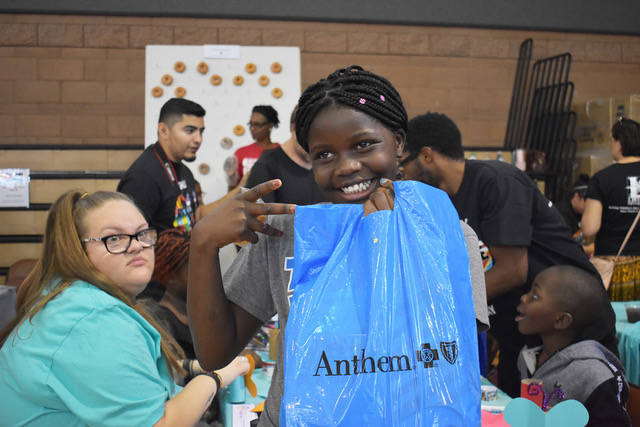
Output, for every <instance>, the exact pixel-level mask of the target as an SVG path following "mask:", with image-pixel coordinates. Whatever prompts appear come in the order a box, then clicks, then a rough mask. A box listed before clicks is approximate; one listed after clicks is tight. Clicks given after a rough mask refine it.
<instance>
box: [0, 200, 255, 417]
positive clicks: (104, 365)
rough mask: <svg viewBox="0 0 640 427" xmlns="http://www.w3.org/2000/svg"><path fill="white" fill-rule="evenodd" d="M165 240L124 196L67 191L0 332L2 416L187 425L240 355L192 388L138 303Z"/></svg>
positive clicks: (171, 345) (239, 371)
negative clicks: (182, 382) (180, 382)
mask: <svg viewBox="0 0 640 427" xmlns="http://www.w3.org/2000/svg"><path fill="white" fill-rule="evenodd" d="M156 239H157V232H156V230H155V229H153V228H150V227H149V225H148V223H147V221H146V220H145V218H144V216H143V215H142V212H141V211H140V210H138V208H137V207H136V206H135V205H134V204H133V202H132V201H131V199H130V198H129V197H127V196H126V195H124V194H122V193H116V192H104V191H99V192H96V193H93V194H87V193H84V192H80V191H69V192H67V193H65V194H63V195H62V196H61V197H60V198H58V200H57V201H56V202H54V203H53V205H52V207H51V210H50V212H49V215H48V218H47V225H46V229H45V234H44V247H43V249H42V255H41V257H40V259H39V261H38V263H37V264H36V266H35V268H34V270H33V271H32V272H31V274H30V275H29V276H28V277H27V279H26V280H25V281H24V282H23V284H22V285H21V286H20V290H19V294H18V303H17V315H16V317H15V318H14V319H13V320H12V322H11V323H10V324H9V325H8V326H7V327H6V328H4V329H3V330H2V331H1V332H0V396H2V399H0V420H2V424H3V425H12V426H13V425H27V424H28V425H30V426H70V425H94V426H95V425H104V426H122V425H135V426H151V425H155V426H188V425H194V424H196V423H197V422H198V421H199V420H200V418H201V416H202V414H203V413H204V412H205V410H206V409H207V408H208V407H209V404H210V403H211V400H212V399H213V397H214V396H215V394H216V393H217V391H218V390H219V388H220V387H222V386H225V385H227V384H229V383H230V382H231V381H233V379H235V378H236V377H237V376H239V375H243V374H245V373H247V372H248V370H249V362H248V360H246V358H244V357H242V358H237V359H235V360H233V361H232V362H231V363H230V364H229V365H228V366H227V367H225V368H223V369H221V370H220V371H218V372H203V373H202V374H201V375H197V376H196V377H195V378H193V379H192V380H191V381H190V382H189V383H188V384H187V385H186V386H185V387H184V388H181V387H179V386H177V385H176V384H175V383H174V380H173V378H172V376H173V375H175V376H179V375H182V374H183V373H184V369H183V368H182V366H181V364H180V363H179V359H182V358H183V355H182V352H181V351H180V349H179V347H178V346H177V345H176V343H175V341H174V340H173V339H172V338H171V337H170V336H169V335H168V334H167V333H166V332H165V331H164V330H163V329H162V328H161V327H159V326H158V324H157V323H156V322H155V321H154V320H153V319H152V317H151V316H149V314H148V313H147V312H146V310H145V309H144V308H143V307H142V306H141V305H140V304H139V303H137V301H136V297H137V295H138V294H139V293H140V292H141V291H142V289H144V287H145V286H146V284H147V282H148V281H149V279H150V278H151V274H152V272H153V265H154V252H153V246H154V245H155V244H156Z"/></svg>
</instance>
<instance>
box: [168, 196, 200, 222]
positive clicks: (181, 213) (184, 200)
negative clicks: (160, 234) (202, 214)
mask: <svg viewBox="0 0 640 427" xmlns="http://www.w3.org/2000/svg"><path fill="white" fill-rule="evenodd" d="M192 206H193V203H192V200H191V197H189V194H187V197H185V196H183V195H182V194H181V195H179V196H178V198H177V199H176V208H175V210H174V214H173V218H174V219H173V227H174V228H181V229H184V230H185V231H190V230H191V227H192V225H193V223H194V222H195V217H194V216H193V209H192Z"/></svg>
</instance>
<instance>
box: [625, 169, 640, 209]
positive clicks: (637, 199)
mask: <svg viewBox="0 0 640 427" xmlns="http://www.w3.org/2000/svg"><path fill="white" fill-rule="evenodd" d="M638 178H640V177H637V176H628V177H627V186H626V187H625V188H626V189H627V204H628V205H640V181H638Z"/></svg>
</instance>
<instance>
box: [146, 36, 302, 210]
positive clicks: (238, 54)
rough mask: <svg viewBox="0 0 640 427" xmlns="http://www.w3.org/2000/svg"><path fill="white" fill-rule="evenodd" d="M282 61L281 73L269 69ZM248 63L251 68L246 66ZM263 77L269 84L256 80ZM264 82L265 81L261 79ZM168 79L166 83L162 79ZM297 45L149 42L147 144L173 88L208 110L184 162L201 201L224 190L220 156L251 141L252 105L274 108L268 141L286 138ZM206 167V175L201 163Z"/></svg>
mask: <svg viewBox="0 0 640 427" xmlns="http://www.w3.org/2000/svg"><path fill="white" fill-rule="evenodd" d="M178 61H181V62H182V63H184V65H185V66H186V67H185V69H184V71H183V72H181V73H180V72H178V71H176V70H175V64H176V62H178ZM202 62H204V63H205V64H207V67H208V70H207V71H206V72H204V73H202V72H201V71H203V70H202V69H201V70H199V69H198V65H199V64H200V63H202ZM274 62H277V63H279V64H280V65H281V71H280V72H273V71H272V70H271V65H272V64H273V63H274ZM249 63H252V64H254V65H255V66H256V67H255V72H253V73H250V72H248V71H247V69H246V68H247V67H246V66H247V64H249ZM164 75H170V76H171V77H172V80H173V81H172V82H171V84H168V85H167V84H164V83H163V81H162V77H163V76H164ZM213 75H218V76H220V77H221V79H222V81H221V83H220V84H219V85H213V84H212V83H211V77H212V76H213ZM236 76H241V77H242V80H243V83H242V84H240V85H236V84H235V83H234V77H236ZM262 76H266V77H267V78H268V83H267V84H266V85H264V86H263V85H261V84H260V78H261V77H262ZM262 82H263V83H265V82H266V80H265V79H264V78H263V80H262ZM165 83H166V82H165ZM300 84H301V83H300V49H299V48H297V47H265V46H215V45H207V46H175V45H172V46H147V48H146V78H145V91H146V96H145V145H146V146H148V145H150V144H153V143H154V142H155V141H156V140H157V129H158V115H159V114H160V108H161V107H162V105H163V104H164V103H165V102H166V101H167V100H169V99H170V98H173V97H175V96H176V95H175V90H176V88H178V87H182V88H184V89H185V90H186V93H185V95H184V98H186V99H189V100H192V101H195V102H197V103H198V104H200V105H202V107H204V109H205V110H206V111H207V114H206V115H205V120H204V122H205V128H206V129H205V133H204V141H203V143H202V146H201V147H200V150H199V151H198V154H197V159H196V161H195V162H193V163H187V166H189V168H190V169H191V171H192V172H193V175H194V176H195V178H196V179H197V180H198V181H199V182H200V184H201V185H202V189H203V192H204V201H205V203H210V202H212V201H214V200H216V199H218V198H220V197H221V196H223V195H224V194H225V193H226V191H227V182H226V178H225V176H226V175H225V173H224V171H223V163H224V160H225V159H226V158H227V157H229V156H231V155H233V153H234V152H235V150H237V149H238V148H240V147H242V146H245V145H249V144H251V143H253V140H252V138H251V134H250V132H249V126H248V125H247V122H248V121H249V118H250V116H251V108H252V107H253V106H254V105H260V104H267V105H271V106H273V107H274V108H275V109H276V110H277V111H278V117H279V119H280V126H279V127H278V128H277V129H274V130H273V132H272V133H271V140H272V141H274V142H284V141H285V140H286V139H288V138H289V136H290V132H289V117H290V115H291V111H292V110H293V108H294V107H295V105H296V103H297V102H298V98H299V97H300ZM155 87H159V88H161V89H162V95H161V96H157V97H156V96H154V95H153V93H152V92H153V89H154V88H155ZM275 88H279V89H280V90H281V91H282V95H281V97H279V98H276V97H274V95H273V94H272V91H273V90H274V89H275ZM238 125H240V126H242V127H243V128H244V134H243V135H236V134H235V133H234V128H235V127H236V126H238ZM223 138H229V139H230V140H231V141H232V146H231V147H230V148H223V146H222V145H223V144H221V141H222V140H223ZM203 164H205V165H207V166H209V172H208V173H206V174H204V173H201V171H202V172H204V170H203V168H202V165H203Z"/></svg>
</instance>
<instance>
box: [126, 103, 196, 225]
mask: <svg viewBox="0 0 640 427" xmlns="http://www.w3.org/2000/svg"><path fill="white" fill-rule="evenodd" d="M204 115H205V111H204V109H203V108H202V107H201V106H200V105H198V104H196V103H195V102H192V101H189V100H187V99H181V98H173V99H170V100H169V101H167V102H166V103H165V104H164V105H163V106H162V109H161V110H160V118H159V123H158V141H157V142H156V143H155V144H153V145H150V146H149V147H147V148H146V150H144V152H143V153H142V154H141V155H140V156H139V157H138V158H137V159H136V160H135V161H134V162H133V164H132V165H131V166H130V167H129V169H128V170H127V171H126V173H125V174H124V176H123V177H122V179H121V180H120V182H119V183H118V191H120V192H122V193H125V194H128V195H129V196H130V197H131V198H132V199H133V201H134V202H135V203H136V205H137V206H138V207H139V208H140V209H141V210H142V213H143V214H144V216H145V218H146V220H147V221H148V222H149V225H150V226H152V227H155V228H157V229H158V231H162V230H166V229H168V228H182V229H185V230H187V231H188V230H190V229H191V228H192V227H193V225H194V223H195V218H196V209H197V208H198V198H197V195H196V181H195V179H194V177H193V174H192V173H191V171H190V170H189V168H188V167H187V166H185V165H184V164H183V163H182V161H183V160H184V161H187V162H192V161H194V160H195V159H196V152H197V151H198V148H200V144H202V133H203V132H204Z"/></svg>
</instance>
